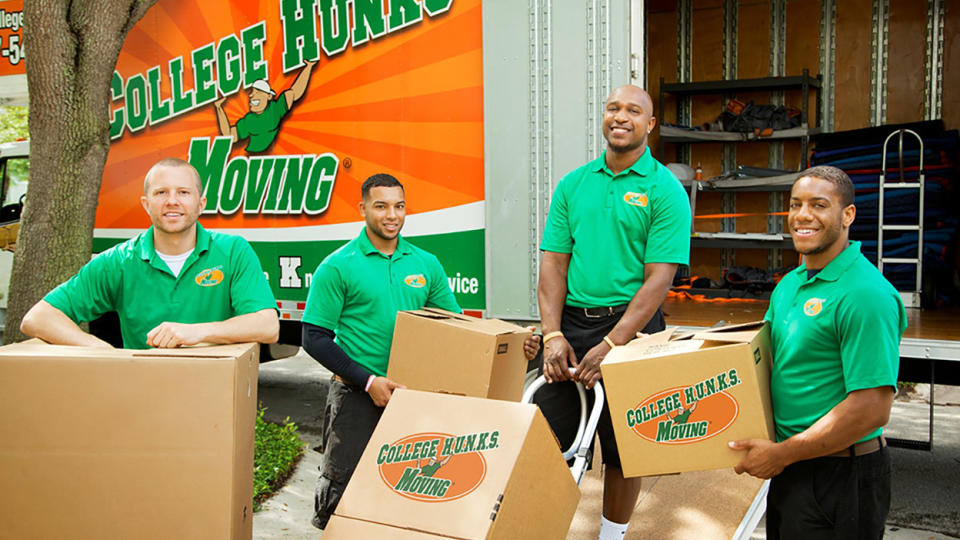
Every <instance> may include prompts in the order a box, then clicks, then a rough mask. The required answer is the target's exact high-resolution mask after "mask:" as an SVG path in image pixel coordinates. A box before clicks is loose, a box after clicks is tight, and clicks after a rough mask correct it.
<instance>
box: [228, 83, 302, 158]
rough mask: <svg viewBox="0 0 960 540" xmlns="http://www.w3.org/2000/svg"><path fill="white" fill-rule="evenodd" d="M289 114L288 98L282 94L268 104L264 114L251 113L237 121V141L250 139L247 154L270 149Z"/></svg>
mask: <svg viewBox="0 0 960 540" xmlns="http://www.w3.org/2000/svg"><path fill="white" fill-rule="evenodd" d="M287 112H289V109H287V98H285V97H283V94H280V96H279V97H277V99H274V100H271V101H270V103H267V108H265V109H264V110H263V112H261V113H254V112H249V113H247V114H245V115H244V116H243V118H241V119H240V120H237V126H236V127H237V139H238V140H243V139H246V138H247V137H250V142H249V143H248V144H247V152H263V151H264V150H266V149H267V148H270V145H271V144H273V140H274V139H276V138H277V131H278V130H279V129H280V121H281V120H283V117H284V116H286V114H287Z"/></svg>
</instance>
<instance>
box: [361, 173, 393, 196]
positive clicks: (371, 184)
mask: <svg viewBox="0 0 960 540" xmlns="http://www.w3.org/2000/svg"><path fill="white" fill-rule="evenodd" d="M375 187H398V188H400V189H401V190H402V189H403V184H401V183H400V181H399V180H397V179H396V177H394V176H393V175H390V174H387V173H377V174H375V175H373V176H371V177H369V178H367V179H366V180H364V181H363V185H362V186H360V196H361V197H363V200H367V198H368V197H370V190H371V189H373V188H375Z"/></svg>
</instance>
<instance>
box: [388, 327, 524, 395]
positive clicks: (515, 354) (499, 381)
mask: <svg viewBox="0 0 960 540" xmlns="http://www.w3.org/2000/svg"><path fill="white" fill-rule="evenodd" d="M529 335H530V331H529V330H527V329H526V328H522V327H520V326H517V325H515V324H510V323H508V322H504V321H501V320H499V319H477V318H475V317H468V316H466V315H460V314H458V313H451V312H449V311H444V310H442V309H433V308H428V309H423V310H417V311H401V312H399V313H397V324H396V327H395V328H394V331H393V344H392V345H391V347H390V363H389V365H388V367H387V378H389V379H391V380H393V381H396V382H398V383H401V384H404V385H406V386H407V387H408V388H410V389H413V390H423V391H425V392H442V393H446V394H456V395H460V396H473V397H484V398H491V399H504V400H507V401H520V397H521V396H522V395H523V381H524V378H525V377H526V374H527V359H526V357H525V356H524V354H523V341H524V340H525V339H526V338H527V336H529Z"/></svg>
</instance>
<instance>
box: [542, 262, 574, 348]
mask: <svg viewBox="0 0 960 540" xmlns="http://www.w3.org/2000/svg"><path fill="white" fill-rule="evenodd" d="M569 263H570V254H568V253H554V252H552V251H545V252H543V260H542V261H541V263H540V279H539V280H538V283H537V302H538V303H539V306H540V323H541V326H542V328H541V330H542V331H543V334H544V335H546V334H549V333H550V332H555V331H557V330H560V320H561V319H562V317H563V305H564V303H565V302H566V299H567V270H568V266H569Z"/></svg>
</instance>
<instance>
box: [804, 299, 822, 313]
mask: <svg viewBox="0 0 960 540" xmlns="http://www.w3.org/2000/svg"><path fill="white" fill-rule="evenodd" d="M822 310H823V298H811V299H809V300H807V301H806V302H805V303H804V304H803V313H804V315H806V316H807V317H813V316H815V315H818V314H819V313H820V311H822Z"/></svg>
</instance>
